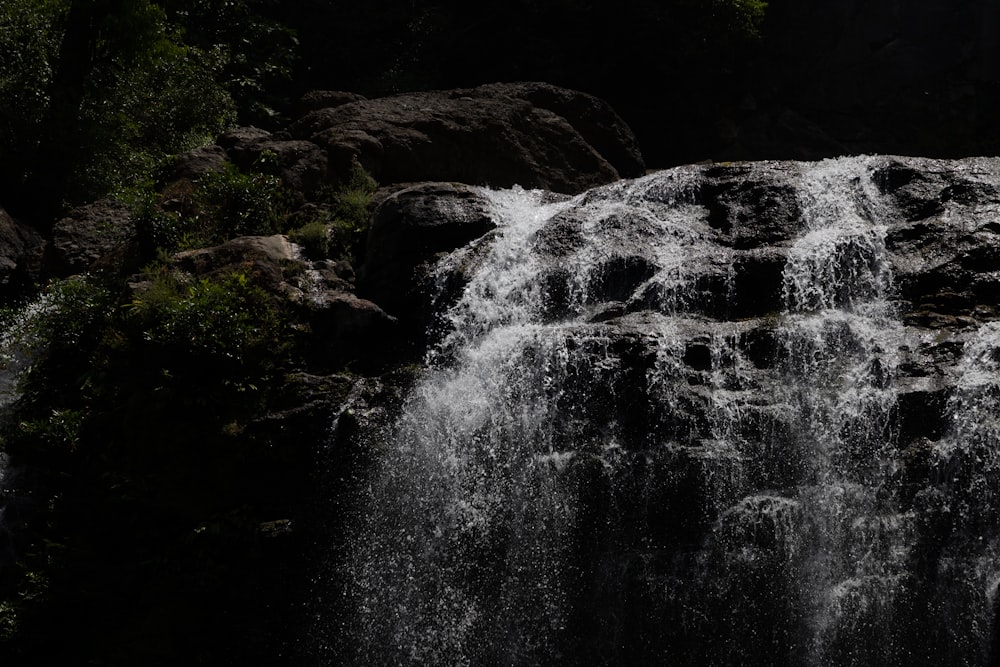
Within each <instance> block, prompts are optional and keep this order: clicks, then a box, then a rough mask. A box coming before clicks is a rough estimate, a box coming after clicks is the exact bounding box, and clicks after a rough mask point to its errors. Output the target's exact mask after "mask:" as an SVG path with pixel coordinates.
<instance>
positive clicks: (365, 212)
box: [321, 166, 378, 258]
mask: <svg viewBox="0 0 1000 667" xmlns="http://www.w3.org/2000/svg"><path fill="white" fill-rule="evenodd" d="M377 189H378V184H377V183H376V182H375V181H374V180H373V179H372V177H371V176H369V175H368V173H367V172H366V171H365V170H364V169H362V168H361V167H359V166H355V167H354V169H353V170H352V171H351V173H350V176H349V177H348V179H347V181H345V182H344V183H342V184H341V185H339V186H338V187H335V188H328V189H326V190H325V191H324V192H322V193H321V197H322V198H323V199H325V200H326V201H327V202H328V203H329V204H330V213H331V218H332V219H331V220H330V253H329V254H330V255H331V256H339V257H348V258H349V257H352V256H357V255H358V254H360V253H361V251H362V245H363V243H364V238H365V234H366V233H367V231H368V220H369V214H370V208H371V202H372V195H374V194H375V190H377Z"/></svg>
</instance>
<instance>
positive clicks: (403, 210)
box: [358, 183, 496, 323]
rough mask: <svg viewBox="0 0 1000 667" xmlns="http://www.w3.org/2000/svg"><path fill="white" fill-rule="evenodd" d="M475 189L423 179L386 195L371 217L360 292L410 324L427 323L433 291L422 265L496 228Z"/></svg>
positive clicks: (361, 272)
mask: <svg viewBox="0 0 1000 667" xmlns="http://www.w3.org/2000/svg"><path fill="white" fill-rule="evenodd" d="M495 226H496V225H495V223H494V222H493V220H492V218H491V217H490V215H489V212H488V203H487V201H486V199H485V198H484V197H483V196H482V195H481V194H480V193H479V191H477V189H475V188H472V187H469V186H464V185H459V184H449V183H423V184H418V185H413V186H411V187H407V188H404V189H402V190H399V191H397V192H395V193H394V194H392V195H391V196H389V197H388V198H386V199H385V200H384V201H383V202H382V203H381V204H379V205H378V207H377V208H376V209H375V212H374V214H373V215H372V223H371V228H370V230H369V233H368V242H367V255H366V257H365V262H364V265H363V266H362V267H361V271H360V272H359V275H358V291H359V294H361V295H363V296H365V297H366V298H370V299H372V300H373V301H375V302H376V303H378V304H380V305H382V306H383V307H384V308H385V309H386V311H387V312H388V313H390V314H392V315H394V316H397V317H399V318H400V319H401V320H404V321H406V322H409V323H417V322H426V321H427V320H426V318H427V316H428V315H429V313H427V312H426V306H427V305H428V304H429V302H428V300H427V299H428V298H429V297H430V296H431V295H429V294H426V293H423V294H421V291H422V290H424V288H425V287H427V286H426V285H425V284H424V283H423V281H424V276H423V275H421V274H420V273H419V271H418V269H419V267H421V266H422V265H424V264H425V263H426V262H428V261H430V260H432V259H434V258H435V257H436V256H437V255H438V254H439V253H445V252H450V251H452V250H455V249H456V248H459V247H461V246H463V245H465V244H467V243H469V242H470V241H472V240H474V239H477V238H479V237H481V236H483V235H484V234H486V233H488V232H489V231H490V230H492V229H494V228H495Z"/></svg>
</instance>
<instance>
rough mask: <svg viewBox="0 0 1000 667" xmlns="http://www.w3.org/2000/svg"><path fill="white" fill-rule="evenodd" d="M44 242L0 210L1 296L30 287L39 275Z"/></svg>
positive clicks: (29, 229) (34, 232)
mask: <svg viewBox="0 0 1000 667" xmlns="http://www.w3.org/2000/svg"><path fill="white" fill-rule="evenodd" d="M45 245H46V244H45V239H43V238H42V235H41V234H39V233H38V232H37V231H35V230H34V229H33V228H31V227H28V226H27V225H25V224H22V223H20V222H18V221H17V220H15V219H14V218H12V217H10V216H9V215H8V214H7V212H6V211H4V210H3V209H0V293H7V292H9V291H17V290H18V289H20V288H22V287H27V286H30V285H31V284H32V283H33V282H35V281H36V280H37V279H38V277H39V275H40V274H41V272H42V260H43V256H44V254H45Z"/></svg>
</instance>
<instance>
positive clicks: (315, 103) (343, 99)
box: [295, 90, 367, 116]
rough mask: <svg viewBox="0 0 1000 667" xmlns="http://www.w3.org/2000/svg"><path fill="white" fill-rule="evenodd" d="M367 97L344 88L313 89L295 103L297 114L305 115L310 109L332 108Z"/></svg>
mask: <svg viewBox="0 0 1000 667" xmlns="http://www.w3.org/2000/svg"><path fill="white" fill-rule="evenodd" d="M364 99H367V98H366V97H365V96H364V95H359V94H358V93H349V92H345V91H343V90H311V91H309V92H308V93H306V94H305V95H303V96H302V97H301V98H299V101H298V102H297V103H296V105H295V111H296V112H297V115H299V116H304V115H306V114H307V113H309V112H310V111H316V110H317V109H332V108H333V107H339V106H341V105H343V104H350V103H351V102H358V101H361V100H364Z"/></svg>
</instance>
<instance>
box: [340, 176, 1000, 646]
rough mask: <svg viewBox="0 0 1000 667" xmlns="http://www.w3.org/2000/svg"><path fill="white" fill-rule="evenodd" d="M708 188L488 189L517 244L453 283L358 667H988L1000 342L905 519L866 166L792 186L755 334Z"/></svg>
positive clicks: (462, 255) (978, 356) (380, 477)
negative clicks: (772, 281) (734, 312)
mask: <svg viewBox="0 0 1000 667" xmlns="http://www.w3.org/2000/svg"><path fill="white" fill-rule="evenodd" d="M699 173H700V172H698V171H697V170H695V169H694V168H679V169H675V170H670V171H666V172H661V173H658V174H654V175H651V176H647V177H645V178H643V179H638V180H636V181H629V182H621V183H616V184H613V185H610V186H606V187H604V188H599V189H596V190H593V191H591V192H588V193H585V194H584V195H581V196H579V197H576V198H573V199H569V200H555V201H553V200H552V198H550V197H548V196H547V195H545V194H544V193H540V192H529V191H523V190H520V189H516V188H515V189H512V190H505V191H487V192H486V193H485V194H486V196H487V197H488V198H489V200H490V202H491V205H492V215H493V217H494V220H495V222H496V223H497V226H498V231H497V233H496V234H495V235H494V237H493V238H491V239H488V240H481V241H478V242H476V243H475V244H474V245H473V246H470V247H469V248H464V249H461V250H459V251H456V252H455V253H453V254H452V255H451V256H449V257H447V258H445V259H443V260H442V261H441V263H440V264H439V266H438V271H439V272H440V273H441V275H442V276H444V275H446V274H447V273H448V272H449V271H451V270H453V268H454V267H455V266H458V265H460V264H463V263H468V262H470V261H472V260H471V258H476V259H475V261H476V262H477V268H476V270H475V272H474V274H473V276H472V278H471V280H470V282H469V283H468V285H467V286H466V287H465V289H464V291H463V293H462V295H461V297H460V298H459V299H458V300H457V301H456V302H455V303H454V304H453V305H451V306H450V308H448V310H447V311H446V312H445V313H443V314H442V325H443V328H444V330H445V334H444V335H443V337H442V339H441V342H440V343H439V344H438V345H437V346H436V347H435V348H434V349H433V350H432V351H431V352H430V353H429V354H428V357H427V362H426V368H425V369H424V371H423V373H422V375H421V379H420V380H419V381H418V383H417V385H416V386H415V388H414V389H413V390H412V391H411V392H410V394H409V397H408V399H407V401H406V404H405V406H404V408H403V410H402V415H401V417H400V418H399V420H398V422H397V423H396V424H395V426H394V427H393V429H392V432H391V434H390V435H389V436H388V437H386V438H385V440H384V441H383V442H382V443H381V444H380V449H379V451H378V459H379V460H378V461H377V463H376V464H375V465H374V466H373V468H372V470H371V471H370V474H368V476H367V477H366V478H365V481H364V484H363V485H362V486H363V487H364V490H363V493H362V496H363V497H362V498H361V499H360V500H359V505H360V511H359V514H358V517H357V519H356V521H355V522H354V524H353V526H352V528H351V535H350V540H349V547H348V550H347V551H348V556H347V558H346V562H345V563H344V566H343V567H344V571H345V573H346V574H345V576H344V579H345V580H346V581H347V582H348V583H347V585H346V587H345V590H344V591H343V598H344V600H345V602H344V605H343V606H344V608H345V609H346V610H347V613H346V620H344V621H343V622H342V624H341V625H342V627H341V631H342V632H344V633H346V634H347V635H348V636H349V637H350V638H351V639H350V643H351V645H352V646H353V647H354V648H353V649H352V650H351V655H350V656H348V657H347V659H348V662H349V663H351V664H356V665H375V664H378V665H441V666H448V665H519V666H520V665H550V664H560V665H637V664H658V665H659V664H662V665H729V664H740V665H817V666H818V665H831V666H833V665H838V666H840V665H911V664H928V665H930V664H955V665H983V664H989V660H990V657H991V655H990V646H991V641H992V640H991V637H992V633H993V629H992V628H993V621H992V617H993V611H994V605H995V604H996V602H997V601H996V600H995V595H996V588H997V584H998V582H1000V528H998V526H1000V516H998V514H1000V493H998V491H997V490H998V489H1000V465H998V464H1000V455H998V453H997V452H998V449H997V446H996V445H997V442H998V440H1000V430H998V426H997V415H1000V380H998V378H1000V327H998V326H996V325H985V326H984V327H983V328H982V329H981V330H980V331H979V332H978V333H976V334H975V335H974V336H971V337H970V339H969V341H968V342H967V343H966V344H965V354H964V357H963V360H962V361H961V363H960V364H959V366H958V373H959V379H958V380H957V385H956V386H957V387H958V389H957V390H956V391H955V392H954V393H953V395H952V396H951V397H950V399H949V402H948V415H949V418H950V419H951V426H950V431H949V435H948V436H947V437H946V438H944V439H943V440H941V441H940V442H938V443H937V444H936V445H935V450H934V453H933V457H934V466H935V471H936V472H935V474H934V477H933V480H932V482H931V483H930V484H928V486H927V487H926V488H925V489H923V490H922V491H921V492H920V493H918V494H917V496H916V500H912V499H910V498H909V496H907V497H906V498H904V497H903V495H904V494H903V493H902V490H901V486H900V481H899V477H900V469H901V465H902V463H901V460H900V456H901V454H900V448H899V447H898V441H897V431H898V424H897V418H898V405H897V391H896V383H897V378H898V375H899V370H898V367H899V364H900V358H899V357H900V353H899V350H900V349H901V348H902V347H903V346H904V338H905V337H906V333H905V331H904V325H903V323H902V321H901V319H900V316H899V315H898V313H897V312H896V307H895V305H894V298H895V294H894V289H895V288H894V279H893V271H892V266H891V264H890V261H889V258H888V255H887V250H886V235H887V229H888V225H889V222H890V221H891V220H892V218H893V216H894V215H896V213H895V212H894V210H893V209H892V208H891V206H889V204H888V203H887V202H886V201H885V198H884V196H883V195H882V194H881V193H880V191H879V189H878V188H877V187H876V184H875V182H874V181H873V178H872V168H871V162H870V159H868V158H845V159H838V160H829V161H824V162H821V163H816V164H802V165H800V166H799V168H798V171H797V172H795V173H793V174H791V175H790V176H788V179H789V180H790V181H791V184H792V185H791V187H792V188H793V190H794V193H795V205H796V206H797V210H798V211H799V214H798V218H797V226H796V229H795V230H794V234H793V235H792V237H791V238H789V239H788V241H787V243H785V245H784V246H782V247H783V250H782V253H783V268H782V269H781V271H780V278H779V281H780V287H779V288H778V292H779V293H778V294H777V297H776V304H775V308H774V309H773V310H771V311H770V312H764V313H759V314H754V315H751V316H747V317H742V318H727V317H725V316H724V314H725V311H726V309H727V308H730V307H731V304H732V302H733V300H734V299H735V298H736V296H735V294H736V291H735V290H736V289H737V287H736V286H735V285H736V284H737V281H739V280H740V279H742V278H743V277H742V276H740V275H737V274H738V272H739V270H740V269H739V267H740V266H741V262H742V261H743V259H742V258H743V257H744V255H741V253H745V252H748V251H746V250H745V249H743V248H740V247H739V246H738V244H736V243H733V242H729V241H727V240H726V238H725V237H724V234H723V232H722V231H720V229H719V228H718V225H717V224H715V223H714V221H713V217H712V212H711V211H710V210H708V208H706V205H705V204H704V203H703V201H702V199H701V196H700V194H699V192H700V191H699V188H700V187H701V186H700V185H699V178H700V176H699ZM761 289H764V288H763V287H761ZM762 341H763V342H762ZM762 349H763V350H764V351H763V352H762V351H761V350H762ZM931 506H933V507H935V508H937V509H936V510H935V511H936V512H937V514H935V516H942V513H945V512H950V516H953V517H956V518H955V519H954V520H953V521H951V524H950V526H951V527H950V529H949V531H947V532H946V534H944V535H943V536H942V535H937V537H935V538H934V539H931V538H929V537H928V535H929V534H930V533H929V532H928V529H927V526H926V521H925V520H924V519H922V518H921V516H924V515H920V516H918V514H919V512H918V511H920V510H921V508H926V507H931ZM925 514H926V512H925ZM930 542H933V544H932V545H931V546H930V547H929V546H928V544H929V543H930ZM918 548H919V549H920V550H921V551H920V553H918V552H917V550H918ZM928 553H929V554H930V555H929V556H928ZM932 628H933V630H930V629H932ZM925 630H926V632H925ZM927 637H933V639H928V638H927Z"/></svg>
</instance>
